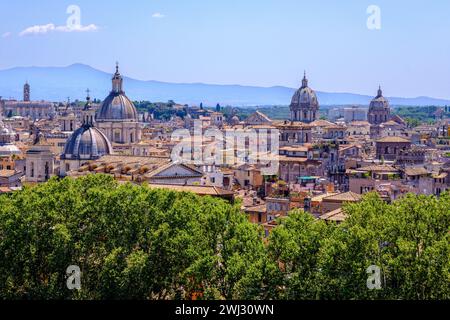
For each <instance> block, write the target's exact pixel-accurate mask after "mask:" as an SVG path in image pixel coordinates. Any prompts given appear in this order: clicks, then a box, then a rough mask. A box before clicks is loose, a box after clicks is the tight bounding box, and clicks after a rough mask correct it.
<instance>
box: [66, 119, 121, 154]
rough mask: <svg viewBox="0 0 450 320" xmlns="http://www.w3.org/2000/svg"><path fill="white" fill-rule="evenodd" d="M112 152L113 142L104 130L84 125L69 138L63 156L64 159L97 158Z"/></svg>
mask: <svg viewBox="0 0 450 320" xmlns="http://www.w3.org/2000/svg"><path fill="white" fill-rule="evenodd" d="M111 153H112V147H111V143H110V142H109V140H108V138H107V137H106V136H105V135H104V134H103V132H101V131H100V130H99V129H97V128H95V127H92V126H91V127H89V126H83V127H81V128H79V129H78V130H76V131H75V132H74V133H73V134H72V136H71V137H70V138H69V140H67V143H66V146H65V148H64V153H63V154H62V156H61V158H62V159H64V160H96V159H98V158H100V157H102V156H104V155H108V154H111Z"/></svg>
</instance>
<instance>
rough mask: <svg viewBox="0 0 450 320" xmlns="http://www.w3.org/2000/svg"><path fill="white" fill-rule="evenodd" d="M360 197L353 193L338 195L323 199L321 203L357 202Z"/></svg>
mask: <svg viewBox="0 0 450 320" xmlns="http://www.w3.org/2000/svg"><path fill="white" fill-rule="evenodd" d="M361 198H362V196H361V195H360V194H357V193H354V192H352V191H349V192H344V193H338V194H335V195H332V196H329V197H325V198H323V201H342V202H344V201H348V202H358V201H360V200H361Z"/></svg>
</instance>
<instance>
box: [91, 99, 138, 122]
mask: <svg viewBox="0 0 450 320" xmlns="http://www.w3.org/2000/svg"><path fill="white" fill-rule="evenodd" d="M96 120H97V121H98V122H101V121H136V122H137V121H138V113H137V110H136V107H135V106H134V104H133V102H131V101H130V99H128V98H127V96H126V95H124V94H123V93H116V92H111V93H110V95H109V96H108V97H106V99H105V100H104V101H103V103H102V106H101V108H100V111H99V112H98V114H97V118H96Z"/></svg>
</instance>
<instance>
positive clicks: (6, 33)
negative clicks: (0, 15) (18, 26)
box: [2, 32, 12, 38]
mask: <svg viewBox="0 0 450 320" xmlns="http://www.w3.org/2000/svg"><path fill="white" fill-rule="evenodd" d="M10 36H12V33H11V32H5V33H4V34H2V38H9V37H10Z"/></svg>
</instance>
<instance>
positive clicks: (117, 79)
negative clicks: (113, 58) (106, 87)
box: [112, 62, 123, 93]
mask: <svg viewBox="0 0 450 320" xmlns="http://www.w3.org/2000/svg"><path fill="white" fill-rule="evenodd" d="M122 84H123V79H122V76H121V75H120V72H119V62H116V73H115V74H114V76H113V78H112V87H113V88H112V91H113V92H115V93H123V91H122Z"/></svg>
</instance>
